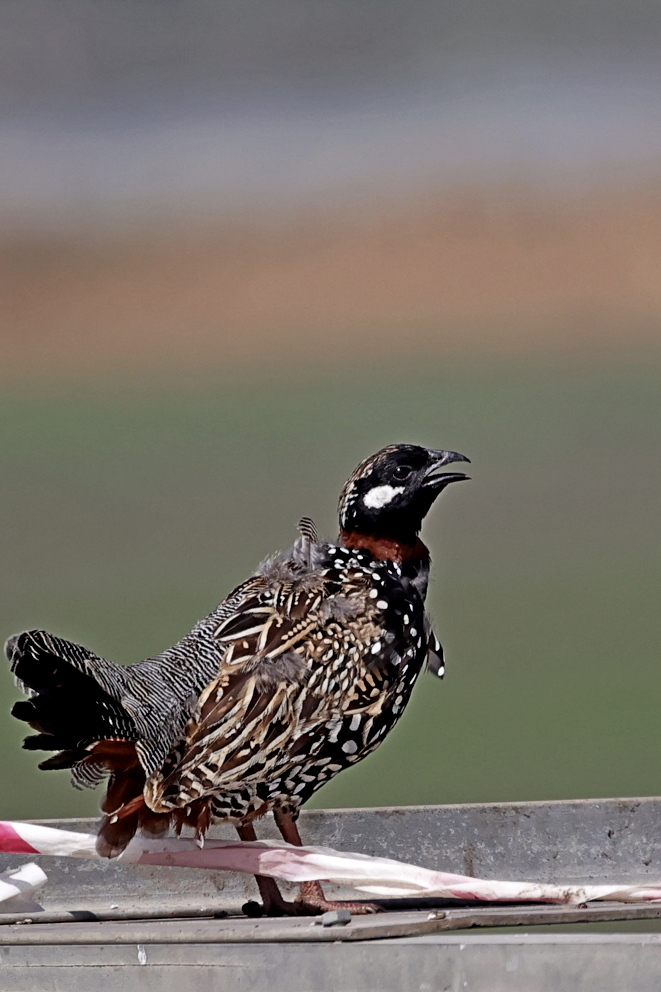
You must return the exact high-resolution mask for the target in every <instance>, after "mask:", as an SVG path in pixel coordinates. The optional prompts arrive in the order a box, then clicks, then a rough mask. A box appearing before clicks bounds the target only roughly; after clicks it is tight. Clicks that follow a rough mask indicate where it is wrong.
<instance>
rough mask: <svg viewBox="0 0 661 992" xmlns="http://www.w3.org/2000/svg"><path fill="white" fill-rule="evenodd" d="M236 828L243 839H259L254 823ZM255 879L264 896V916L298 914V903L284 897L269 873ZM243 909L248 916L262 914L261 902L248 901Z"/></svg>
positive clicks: (261, 894) (239, 825)
mask: <svg viewBox="0 0 661 992" xmlns="http://www.w3.org/2000/svg"><path fill="white" fill-rule="evenodd" d="M236 830H237V833H238V835H239V837H240V838H241V840H257V834H256V833H255V828H254V827H253V825H252V823H239V824H238V825H237V828H236ZM255 881H256V882H257V888H258V889H259V894H260V896H261V897H262V904H263V910H262V912H263V914H264V916H297V915H298V910H297V907H296V903H293V902H287V900H286V899H284V898H283V896H282V893H281V892H280V889H279V888H278V886H277V883H276V881H275V879H273V878H269V877H268V876H267V875H255ZM243 911H244V913H246V915H247V916H259V915H261V913H260V911H259V904H258V903H256V902H247V903H246V904H245V906H244V907H243Z"/></svg>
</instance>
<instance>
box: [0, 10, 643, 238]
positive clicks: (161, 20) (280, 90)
mask: <svg viewBox="0 0 661 992" xmlns="http://www.w3.org/2000/svg"><path fill="white" fill-rule="evenodd" d="M659 162H661V4H659V3H657V2H650V0H645V2H642V0H638V2H628V3H624V2H618V3H613V2H606V0H592V2H584V3H578V2H576V0H572V2H568V0H559V2H558V0H556V2H553V3H552V2H550V0H546V2H540V0H529V2H523V0H507V2H504V0H477V2H470V0H452V2H438V0H436V2H431V0H415V2H408V3H404V2H402V0H397V2H393V0H379V2H378V3H377V2H376V0H223V2H220V0H210V2H207V0H192V2H191V0H187V2H174V0H170V2H163V0H138V2H136V0H112V2H107V0H59V2H57V3H54V2H53V0H5V3H4V4H3V6H2V9H1V10H0V177H1V179H0V214H1V215H2V216H3V217H4V219H5V221H6V222H11V221H12V220H14V221H16V222H26V221H30V220H32V221H35V222H37V223H41V222H44V221H46V219H48V218H50V219H52V220H55V221H58V220H76V219H78V218H84V217H85V216H90V215H95V216H103V215H107V216H111V215H112V214H114V213H117V212H118V211H119V212H120V213H123V212H124V211H125V210H126V208H127V207H128V208H133V207H136V206H139V207H140V209H145V208H149V207H151V208H152V209H153V210H154V211H155V212H156V214H158V212H159V211H161V210H162V211H165V212H167V211H170V210H176V209H178V208H181V207H192V206H195V205H201V204H202V205H205V206H208V205H209V204H214V205H217V206H219V207H221V208H225V209H226V208H232V207H235V208H237V207H238V208H241V207H242V206H246V205H250V204H252V203H255V202H256V201H257V202H264V203H266V202H273V201H274V200H275V201H277V202H278V203H285V204H287V203H288V202H297V201H299V200H300V199H301V198H309V199H312V200H315V199H318V198H319V196H320V194H321V195H322V196H323V195H328V194H330V193H332V192H340V193H341V192H343V191H347V190H350V189H355V188H358V189H362V190H364V189H365V188H369V187H371V186H373V185H377V186H378V184H379V183H384V182H386V183H387V182H392V181H393V180H394V181H395V182H398V181H400V180H405V181H406V182H407V183H408V182H411V181H412V180H418V181H421V182H429V181H432V182H455V181H457V180H466V179H467V178H468V179H472V178H475V179H477V180H480V181H481V180H483V179H484V178H486V177H493V178H496V179H499V178H511V177H514V178H518V179H521V178H524V179H526V180H529V181H533V182H540V181H546V182H549V181H552V182H556V181H564V182H566V181H573V182H576V181H579V182H584V181H585V180H586V179H588V180H590V181H591V180H592V179H593V178H594V170H595V169H596V170H597V175H600V174H601V173H604V174H608V175H610V176H612V175H613V173H615V174H616V175H618V174H619V173H621V172H622V171H625V172H626V171H628V170H630V169H631V168H635V169H638V170H640V169H643V170H649V169H652V170H654V169H656V167H657V164H658V163H659Z"/></svg>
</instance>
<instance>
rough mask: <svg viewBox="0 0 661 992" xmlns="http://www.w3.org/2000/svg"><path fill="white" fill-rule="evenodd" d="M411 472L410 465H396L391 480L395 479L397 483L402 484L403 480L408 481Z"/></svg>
mask: <svg viewBox="0 0 661 992" xmlns="http://www.w3.org/2000/svg"><path fill="white" fill-rule="evenodd" d="M412 472H413V468H412V467H411V466H410V465H396V466H395V468H394V469H393V472H392V477H393V479H396V480H397V482H404V481H405V479H408V477H409V476H410V475H411V473H412Z"/></svg>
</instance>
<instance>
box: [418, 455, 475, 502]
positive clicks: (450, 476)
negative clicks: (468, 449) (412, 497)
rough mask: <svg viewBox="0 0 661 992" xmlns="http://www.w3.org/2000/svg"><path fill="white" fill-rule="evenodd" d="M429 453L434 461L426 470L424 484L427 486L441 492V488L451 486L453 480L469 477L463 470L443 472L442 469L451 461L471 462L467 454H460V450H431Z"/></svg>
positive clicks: (459, 480) (462, 479) (457, 480)
mask: <svg viewBox="0 0 661 992" xmlns="http://www.w3.org/2000/svg"><path fill="white" fill-rule="evenodd" d="M429 454H430V455H431V457H432V458H433V462H432V464H431V465H430V467H429V468H428V469H427V471H426V472H425V480H424V483H423V485H424V486H425V487H426V488H427V487H428V488H430V489H434V490H435V491H436V492H440V491H441V489H445V487H446V486H449V485H450V483H451V482H463V481H464V480H465V479H468V478H469V476H467V475H465V474H464V473H463V472H441V471H440V469H442V468H444V467H445V466H446V465H449V464H450V463H451V462H468V463H469V464H470V458H466V455H460V454H459V452H458V451H433V450H432V451H430V452H429Z"/></svg>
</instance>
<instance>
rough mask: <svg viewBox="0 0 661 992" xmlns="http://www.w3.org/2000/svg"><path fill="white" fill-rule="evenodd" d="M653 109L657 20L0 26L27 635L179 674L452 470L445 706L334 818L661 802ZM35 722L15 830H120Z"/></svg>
mask: <svg viewBox="0 0 661 992" xmlns="http://www.w3.org/2000/svg"><path fill="white" fill-rule="evenodd" d="M660 115H661V5H659V4H658V3H654V2H653V0H637V2H636V3H630V4H628V5H626V7H625V6H624V5H623V4H622V3H620V2H615V0H586V2H582V3H580V4H577V3H574V2H571V0H556V2H554V3H551V2H550V0H530V2H526V3H518V2H515V0H490V2H489V3H485V2H482V0H479V2H475V3H473V2H471V3H466V2H465V0H447V2H445V0H444V2H443V3H439V2H437V0H410V2H408V3H406V4H403V3H401V0H381V2H380V3H378V4H376V3H374V2H373V0H278V3H274V2H273V0H240V2H235V0H180V2H176V3H168V4H163V3H162V2H159V0H142V2H140V3H139V4H136V3H126V2H123V0H121V2H119V0H118V2H114V3H101V2H100V0H58V3H57V4H53V3H51V2H50V0H10V2H7V3H5V4H3V5H2V7H1V8H0V166H1V167H2V180H1V182H0V510H1V516H0V555H1V557H0V561H1V563H2V568H1V569H0V620H1V624H0V627H1V628H2V629H1V631H0V634H2V635H4V636H9V635H10V634H12V633H14V632H16V631H18V630H21V629H25V628H31V627H44V628H47V629H49V630H51V631H53V632H55V633H57V634H59V635H61V636H63V637H67V638H70V639H73V640H78V641H80V642H82V643H84V644H86V645H88V646H89V647H90V648H92V649H94V650H95V651H97V652H99V653H101V654H104V655H106V656H107V657H109V658H112V659H115V660H118V661H120V662H133V661H138V660H140V659H142V658H145V657H148V656H150V655H153V654H155V653H157V652H159V651H160V650H162V649H163V648H165V647H167V646H169V645H170V644H171V643H173V642H174V641H175V640H177V639H179V638H180V637H181V636H182V635H183V634H185V633H186V632H187V631H188V630H189V629H190V627H191V626H192V625H193V623H194V622H195V621H196V620H198V619H199V618H200V617H202V616H204V615H205V614H207V613H208V612H209V611H210V610H212V609H213V608H214V607H215V606H216V604H217V603H218V602H219V601H220V600H221V599H222V598H223V597H224V596H225V595H226V594H227V593H228V592H229V591H230V590H231V589H232V588H233V587H234V586H235V585H236V584H238V583H239V582H241V581H242V580H243V579H244V578H246V577H247V576H248V575H249V574H250V573H251V571H252V570H253V569H254V568H255V566H256V565H257V563H258V562H259V561H260V560H262V559H263V558H264V557H265V556H266V555H268V554H270V553H271V552H273V551H274V550H276V549H278V548H284V547H286V546H288V545H289V544H290V543H291V541H292V540H293V538H294V537H295V527H296V523H297V521H298V520H299V518H300V517H301V516H302V515H303V514H307V515H311V516H312V517H313V518H314V519H315V520H316V521H317V523H318V525H319V527H320V530H321V532H322V533H325V534H327V535H329V536H332V535H333V534H334V532H335V528H336V520H335V504H336V500H337V495H338V493H339V490H340V487H341V486H342V484H343V482H344V480H345V479H346V477H347V475H348V473H349V472H350V471H351V470H352V469H353V468H354V466H355V465H356V464H357V463H358V462H359V461H360V460H361V459H362V458H364V457H366V456H367V455H368V454H370V453H372V452H373V451H375V450H376V449H377V448H379V447H381V446H382V445H384V444H387V443H390V442H393V441H406V442H414V443H419V444H425V445H429V446H433V447H448V448H454V449H457V450H459V451H462V452H465V453H466V454H467V455H468V456H469V457H470V458H471V459H472V470H471V474H472V476H473V478H472V481H471V482H470V483H466V484H465V485H462V486H461V487H459V486H457V487H452V488H451V489H450V491H449V492H448V493H446V494H444V495H443V497H442V498H441V499H440V500H439V503H438V504H437V505H436V506H435V508H434V510H433V512H432V513H431V514H430V517H429V520H428V521H427V524H426V531H425V533H426V540H427V543H428V544H429V545H430V547H431V550H432V554H433V559H434V572H433V582H432V586H431V591H430V602H429V605H430V610H431V613H432V615H433V618H434V622H435V625H436V628H437V630H438V632H439V634H440V636H441V638H442V640H443V643H444V645H445V647H446V652H447V660H448V672H447V677H446V679H445V681H444V682H438V681H436V680H435V679H434V678H432V677H431V676H426V677H423V678H421V680H420V682H419V684H418V686H417V688H416V691H415V693H414V696H413V699H412V702H411V704H410V706H409V708H408V709H407V712H406V713H405V715H404V717H403V719H402V720H401V722H400V724H399V725H398V727H397V728H396V730H395V731H394V732H393V733H392V734H391V735H390V737H389V738H388V739H387V741H386V742H385V744H384V745H383V746H382V747H381V749H380V750H379V751H378V752H377V753H376V754H374V755H373V756H372V757H370V758H369V760H367V761H365V762H364V763H362V764H360V765H359V766H357V767H356V768H354V769H351V770H348V771H346V772H345V773H343V774H342V775H341V776H340V777H339V778H338V779H337V780H335V781H334V782H332V783H330V784H329V785H328V786H326V787H325V788H324V789H323V790H322V791H321V792H320V793H318V794H317V796H316V797H315V799H314V803H315V804H316V805H330V806H338V805H353V804H358V805H361V804H365V805H368V804H384V805H391V804H406V803H452V802H471V801H476V802H480V801H492V800H533V799H553V798H563V797H567V798H568V797H579V796H586V797H587V796H593V797H594V796H609V795H610V796H613V795H619V796H632V795H648V794H655V793H658V792H659V791H660V785H659V771H658V763H659V762H658V756H659V743H660V742H659V736H660V732H659V730H658V725H659V720H658V714H659V712H660V711H661V678H660V677H659V653H660V647H661V624H660V623H659V601H660V591H661V556H660V554H659V552H660V551H661V528H660V527H659V508H660V506H661V459H660V458H659V452H660V450H661V426H660V425H661V418H660V416H659V414H660V411H661V363H660V361H659V359H660V357H661V347H660V346H661V333H660V329H661V130H660V129H659V119H660ZM0 671H1V669H0ZM16 698H18V693H17V691H16V689H15V688H14V686H13V684H12V680H11V677H10V674H9V672H8V671H7V669H6V668H5V670H4V672H2V674H0V713H2V714H3V715H2V716H1V717H0V740H1V745H2V749H1V751H0V754H1V755H2V758H1V760H0V779H1V787H2V794H3V797H4V798H3V811H2V816H4V817H14V818H19V817H23V818H27V817H52V816H66V815H74V814H81V813H89V814H92V813H95V811H96V809H97V802H98V796H97V795H95V794H93V793H89V792H76V791H74V790H72V789H71V788H70V786H69V784H68V777H67V775H66V774H65V773H57V774H56V773H48V774H46V773H39V772H37V771H36V764H37V760H38V756H36V755H35V754H32V753H28V752H25V751H22V750H21V747H20V742H21V738H22V735H23V731H22V727H21V725H19V724H18V723H17V722H16V721H14V720H12V719H11V718H10V716H9V709H10V707H11V704H12V701H13V700H14V699H16Z"/></svg>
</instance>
